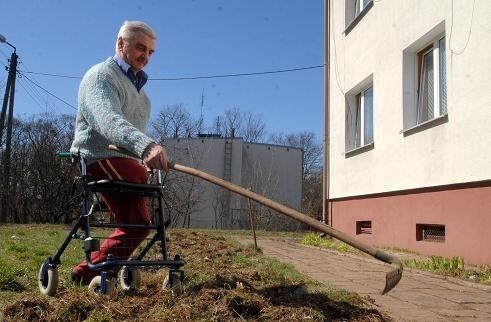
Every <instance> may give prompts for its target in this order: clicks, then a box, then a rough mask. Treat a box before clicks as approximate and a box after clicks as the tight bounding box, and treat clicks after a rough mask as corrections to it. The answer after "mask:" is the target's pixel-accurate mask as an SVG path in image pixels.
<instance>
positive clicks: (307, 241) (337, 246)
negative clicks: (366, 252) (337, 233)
mask: <svg viewBox="0 0 491 322" xmlns="http://www.w3.org/2000/svg"><path fill="white" fill-rule="evenodd" d="M301 243H302V244H304V245H309V246H315V247H321V248H327V249H332V250H337V251H339V252H343V253H356V252H358V251H357V250H356V249H355V248H353V247H351V246H350V245H348V244H346V243H343V242H341V241H338V240H336V239H334V238H332V237H321V236H320V235H319V234H318V233H312V232H311V233H308V234H306V235H305V236H304V237H303V239H302V241H301Z"/></svg>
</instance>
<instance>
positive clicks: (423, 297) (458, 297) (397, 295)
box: [240, 238, 491, 322]
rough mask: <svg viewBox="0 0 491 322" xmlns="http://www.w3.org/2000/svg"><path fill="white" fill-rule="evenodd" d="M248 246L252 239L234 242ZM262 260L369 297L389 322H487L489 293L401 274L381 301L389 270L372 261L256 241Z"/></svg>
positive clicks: (490, 317)
mask: <svg viewBox="0 0 491 322" xmlns="http://www.w3.org/2000/svg"><path fill="white" fill-rule="evenodd" d="M240 242H241V243H244V244H250V243H252V242H253V241H252V239H243V238H241V239H240ZM257 242H258V247H260V248H261V250H262V251H263V253H264V254H265V255H268V256H271V257H274V258H277V259H278V260H280V261H283V262H287V263H290V264H292V265H294V266H295V268H296V269H297V270H298V271H300V272H302V273H304V274H306V275H308V276H310V277H312V278H314V279H316V280H318V281H320V282H322V283H325V284H331V285H335V286H337V287H339V288H343V289H345V290H348V291H351V292H356V293H358V294H359V295H360V296H362V297H365V296H369V297H370V298H372V299H374V300H375V303H374V304H375V306H376V307H377V308H378V309H379V310H380V311H385V312H387V313H388V314H389V315H390V316H392V317H393V318H394V320H395V321H425V322H427V321H491V287H490V286H485V285H476V284H474V283H470V282H465V281H462V280H457V279H453V278H445V277H443V276H439V275H435V274H431V273H426V272H421V271H417V270H407V269H406V270H405V271H404V273H403V276H402V279H401V281H400V282H399V284H398V285H397V286H396V287H395V288H394V289H393V290H392V291H390V292H389V293H388V294H386V295H381V294H380V293H381V291H382V289H383V288H384V284H385V273H386V272H388V271H389V270H390V269H391V267H390V266H387V265H385V264H383V263H381V262H378V261H377V260H372V259H369V258H363V257H358V256H353V255H347V254H340V253H337V252H334V251H331V250H325V249H319V248H316V247H310V246H303V245H300V244H297V243H294V242H292V241H285V240H271V239H258V241H257Z"/></svg>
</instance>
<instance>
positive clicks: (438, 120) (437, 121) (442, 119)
mask: <svg viewBox="0 0 491 322" xmlns="http://www.w3.org/2000/svg"><path fill="white" fill-rule="evenodd" d="M447 122H448V113H445V114H443V115H440V116H438V117H435V118H433V119H431V120H428V121H426V122H423V123H420V124H417V125H415V126H412V127H410V128H407V129H404V130H402V131H401V132H400V133H402V135H403V136H405V137H406V136H409V135H412V134H416V133H419V132H422V131H425V130H427V129H430V128H432V127H435V126H438V125H441V124H443V123H447Z"/></svg>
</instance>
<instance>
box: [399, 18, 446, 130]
mask: <svg viewBox="0 0 491 322" xmlns="http://www.w3.org/2000/svg"><path fill="white" fill-rule="evenodd" d="M445 43H446V37H445V21H441V22H440V23H438V24H437V25H435V26H434V27H433V28H432V29H430V30H429V31H428V32H426V33H425V34H423V35H421V37H420V38H419V39H416V40H415V41H414V42H413V43H412V44H410V45H409V46H408V47H406V48H405V49H404V51H403V64H402V65H403V66H402V68H403V69H402V87H403V93H402V99H403V102H402V103H403V104H402V105H403V130H402V131H401V132H402V133H403V135H404V136H407V135H412V134H415V133H419V132H421V131H425V130H427V129H429V128H432V127H435V126H439V125H441V124H444V123H446V122H448V117H447V113H448V108H447V73H446V55H447V51H446V44H445Z"/></svg>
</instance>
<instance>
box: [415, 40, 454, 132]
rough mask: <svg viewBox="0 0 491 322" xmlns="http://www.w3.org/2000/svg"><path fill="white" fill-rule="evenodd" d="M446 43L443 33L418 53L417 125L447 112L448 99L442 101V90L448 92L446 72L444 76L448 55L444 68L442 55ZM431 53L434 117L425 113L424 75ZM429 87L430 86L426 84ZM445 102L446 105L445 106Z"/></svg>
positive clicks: (444, 53)
mask: <svg viewBox="0 0 491 322" xmlns="http://www.w3.org/2000/svg"><path fill="white" fill-rule="evenodd" d="M442 40H443V44H445V36H444V35H443V36H442V37H437V38H435V40H433V41H432V43H431V44H429V45H428V46H426V47H425V48H423V49H422V50H420V51H419V52H418V53H417V54H416V55H417V61H418V63H417V65H418V66H417V68H418V85H417V92H416V95H417V100H416V124H415V125H416V126H418V125H420V124H423V123H426V122H428V121H431V120H433V119H436V118H439V117H441V116H442V115H444V114H446V110H447V109H446V101H445V103H443V102H442V99H441V97H442V95H441V94H442V91H443V90H444V91H445V92H446V87H447V79H446V72H445V73H444V74H445V76H442V75H443V74H442V70H444V69H446V57H445V60H443V62H444V64H445V66H443V68H442V66H441V65H442V55H446V49H445V50H444V51H443V53H442V50H441V48H442V47H441V44H442ZM430 54H431V59H432V64H433V75H432V78H433V93H432V94H433V95H432V97H431V99H432V103H433V110H432V117H429V113H426V114H427V115H426V116H424V115H423V109H424V107H423V97H424V96H423V95H422V91H423V86H424V85H425V84H427V83H426V82H424V77H423V74H424V73H425V68H424V67H425V62H426V59H425V58H426V57H427V56H428V55H430ZM426 87H428V86H426ZM443 104H444V105H445V106H443Z"/></svg>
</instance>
